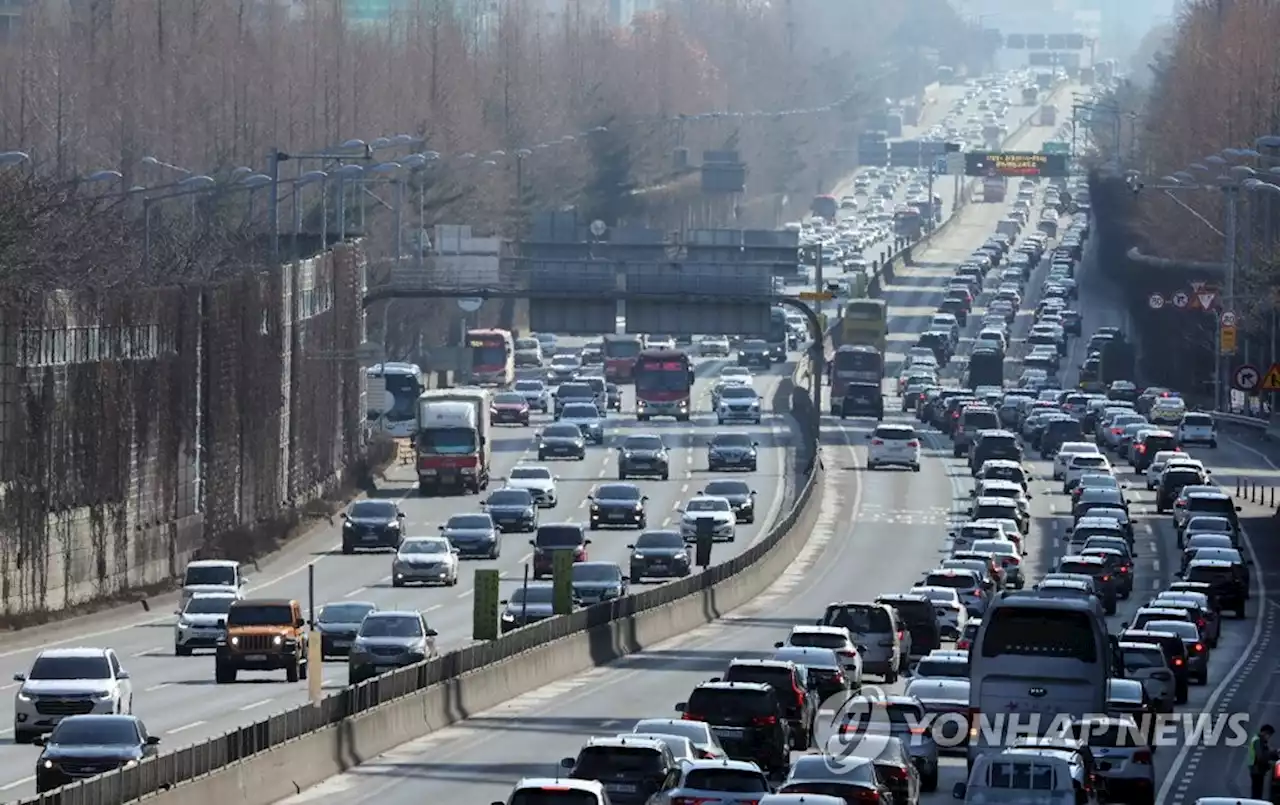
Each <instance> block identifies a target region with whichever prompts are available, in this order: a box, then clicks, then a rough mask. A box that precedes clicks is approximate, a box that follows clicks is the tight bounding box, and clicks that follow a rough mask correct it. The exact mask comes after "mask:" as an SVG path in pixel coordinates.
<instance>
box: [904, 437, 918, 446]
mask: <svg viewBox="0 0 1280 805" xmlns="http://www.w3.org/2000/svg"><path fill="white" fill-rule="evenodd" d="M919 446H920V443H919V442H917V441H916V440H914V439H912V440H911V441H909V442H907V447H919Z"/></svg>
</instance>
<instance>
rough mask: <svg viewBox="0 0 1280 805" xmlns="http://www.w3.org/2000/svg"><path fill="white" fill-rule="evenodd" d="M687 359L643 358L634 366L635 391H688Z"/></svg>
mask: <svg viewBox="0 0 1280 805" xmlns="http://www.w3.org/2000/svg"><path fill="white" fill-rule="evenodd" d="M689 388H690V381H689V366H688V363H687V361H684V360H679V359H673V358H667V359H651V360H643V361H641V362H640V363H639V364H637V366H636V391H638V392H643V391H688V390H689Z"/></svg>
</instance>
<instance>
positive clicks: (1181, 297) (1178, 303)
mask: <svg viewBox="0 0 1280 805" xmlns="http://www.w3.org/2000/svg"><path fill="white" fill-rule="evenodd" d="M1190 301H1191V299H1190V298H1188V297H1187V295H1186V294H1185V293H1183V292H1182V291H1178V292H1177V293H1175V294H1174V295H1173V306H1174V307H1176V308H1184V307H1186V306H1187V304H1188V303H1189V302H1190Z"/></svg>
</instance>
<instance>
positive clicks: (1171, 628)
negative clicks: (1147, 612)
mask: <svg viewBox="0 0 1280 805" xmlns="http://www.w3.org/2000/svg"><path fill="white" fill-rule="evenodd" d="M1142 628H1143V629H1145V630H1147V631H1148V632H1167V633H1169V634H1176V635H1177V636H1178V637H1180V638H1182V639H1183V640H1199V639H1200V630H1199V629H1198V628H1196V625H1195V624H1194V623H1187V622H1185V621H1147V622H1146V623H1144V624H1142Z"/></svg>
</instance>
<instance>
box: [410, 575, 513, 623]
mask: <svg viewBox="0 0 1280 805" xmlns="http://www.w3.org/2000/svg"><path fill="white" fill-rule="evenodd" d="M506 575H507V574H506V573H503V574H502V575H501V576H499V577H498V578H503V577H504V576H506ZM443 606H444V604H432V605H431V606H429V607H427V608H426V609H424V610H422V614H423V615H425V614H427V613H428V612H435V611H436V610H437V609H440V608H441V607H443Z"/></svg>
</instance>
